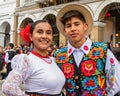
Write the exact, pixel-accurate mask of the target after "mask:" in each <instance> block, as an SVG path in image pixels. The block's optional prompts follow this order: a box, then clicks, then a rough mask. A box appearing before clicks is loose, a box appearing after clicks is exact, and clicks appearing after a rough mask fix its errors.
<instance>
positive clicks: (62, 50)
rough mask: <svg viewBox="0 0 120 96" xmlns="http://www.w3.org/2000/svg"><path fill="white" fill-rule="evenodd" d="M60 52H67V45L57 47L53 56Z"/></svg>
mask: <svg viewBox="0 0 120 96" xmlns="http://www.w3.org/2000/svg"><path fill="white" fill-rule="evenodd" d="M60 53H67V47H63V48H60V49H57V50H56V51H55V52H54V56H56V55H57V54H60Z"/></svg>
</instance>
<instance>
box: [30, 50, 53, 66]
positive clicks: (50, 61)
mask: <svg viewBox="0 0 120 96" xmlns="http://www.w3.org/2000/svg"><path fill="white" fill-rule="evenodd" d="M31 53H32V54H34V55H35V56H37V57H39V58H40V59H42V60H43V61H45V62H46V63H48V64H51V63H52V60H51V59H50V57H49V56H48V55H46V56H42V55H40V54H39V53H37V52H35V51H32V52H31Z"/></svg>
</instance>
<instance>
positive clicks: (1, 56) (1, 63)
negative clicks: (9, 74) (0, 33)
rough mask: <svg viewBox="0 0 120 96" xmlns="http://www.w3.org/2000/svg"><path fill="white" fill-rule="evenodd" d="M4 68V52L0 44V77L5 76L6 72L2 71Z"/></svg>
mask: <svg viewBox="0 0 120 96" xmlns="http://www.w3.org/2000/svg"><path fill="white" fill-rule="evenodd" d="M4 68H6V64H5V53H4V51H3V47H2V46H0V77H1V78H0V79H4V78H5V76H6V72H4Z"/></svg>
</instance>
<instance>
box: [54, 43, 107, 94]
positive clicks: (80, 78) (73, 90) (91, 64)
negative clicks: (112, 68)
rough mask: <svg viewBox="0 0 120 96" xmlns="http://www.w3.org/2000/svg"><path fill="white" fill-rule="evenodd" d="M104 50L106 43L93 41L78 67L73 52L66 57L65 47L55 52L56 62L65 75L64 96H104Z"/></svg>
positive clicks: (105, 49) (105, 50)
mask: <svg viewBox="0 0 120 96" xmlns="http://www.w3.org/2000/svg"><path fill="white" fill-rule="evenodd" d="M106 52H107V44H106V43H103V42H94V43H93V44H92V46H91V48H90V51H89V53H88V54H87V55H84V57H83V59H82V61H81V63H80V66H79V68H78V67H77V65H76V63H75V60H74V56H73V54H71V55H70V56H69V57H68V55H67V48H62V49H59V50H57V51H56V52H55V54H54V56H55V58H56V62H57V64H58V66H59V67H60V68H61V70H62V71H63V73H64V75H65V77H66V84H65V88H66V93H67V95H66V96H106V89H105V88H106V76H105V63H106Z"/></svg>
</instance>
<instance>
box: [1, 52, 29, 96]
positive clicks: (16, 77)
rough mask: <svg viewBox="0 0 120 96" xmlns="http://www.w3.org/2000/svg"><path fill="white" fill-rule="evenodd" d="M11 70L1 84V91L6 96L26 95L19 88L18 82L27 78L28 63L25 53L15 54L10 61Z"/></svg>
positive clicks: (20, 82)
mask: <svg viewBox="0 0 120 96" xmlns="http://www.w3.org/2000/svg"><path fill="white" fill-rule="evenodd" d="M11 67H12V71H11V72H10V73H9V75H8V76H7V78H6V80H5V81H4V83H3V85H2V91H3V93H4V94H5V95H6V96H28V95H26V94H25V92H24V91H23V90H21V89H20V87H19V86H20V84H22V82H24V80H25V79H27V77H28V75H29V73H28V71H29V70H28V69H29V64H28V59H27V55H25V54H21V55H16V56H15V57H14V58H13V59H12V63H11Z"/></svg>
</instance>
